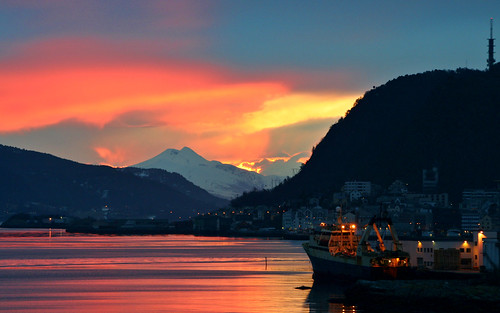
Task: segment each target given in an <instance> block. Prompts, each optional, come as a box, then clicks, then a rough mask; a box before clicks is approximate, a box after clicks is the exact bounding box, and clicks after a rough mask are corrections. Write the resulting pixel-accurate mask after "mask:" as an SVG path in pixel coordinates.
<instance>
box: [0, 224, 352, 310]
mask: <svg viewBox="0 0 500 313" xmlns="http://www.w3.org/2000/svg"><path fill="white" fill-rule="evenodd" d="M0 240H1V241H0V289H1V293H0V311H8V312H346V311H348V312H353V311H356V309H355V308H353V307H348V306H344V305H343V304H333V303H329V301H328V300H329V299H330V298H332V297H339V296H340V295H341V291H340V290H338V289H337V288H333V289H332V288H323V287H321V288H316V287H315V288H313V289H311V290H309V289H305V290H304V289H296V287H300V286H308V287H311V286H312V285H313V280H312V275H311V273H312V270H311V266H310V263H309V260H308V258H307V255H306V254H305V253H304V252H303V250H302V247H301V242H300V241H286V240H265V239H250V238H244V239H242V238H224V237H197V236H185V235H164V236H92V235H71V234H67V233H65V232H64V231H63V230H7V229H0Z"/></svg>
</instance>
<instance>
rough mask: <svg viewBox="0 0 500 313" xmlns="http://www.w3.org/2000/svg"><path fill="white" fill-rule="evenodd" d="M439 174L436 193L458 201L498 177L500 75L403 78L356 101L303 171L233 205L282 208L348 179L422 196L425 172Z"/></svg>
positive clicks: (499, 71) (458, 73) (439, 74)
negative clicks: (402, 186)
mask: <svg viewBox="0 0 500 313" xmlns="http://www.w3.org/2000/svg"><path fill="white" fill-rule="evenodd" d="M434 166H436V167H437V168H438V170H439V185H438V190H437V191H438V192H448V193H449V194H450V199H451V200H452V201H454V202H457V201H460V200H461V193H462V191H463V189H465V188H485V187H494V186H495V181H496V180H499V179H500V69H499V66H498V64H497V65H496V66H495V67H494V68H493V69H492V70H491V71H478V70H468V69H459V70H456V71H438V70H436V71H430V72H425V73H422V74H416V75H406V76H402V77H399V78H397V79H394V80H391V81H389V82H387V83H386V84H384V85H382V86H380V87H377V88H374V89H372V90H370V91H368V92H366V93H365V95H364V96H363V97H361V98H360V99H358V100H357V101H356V103H355V104H354V106H353V107H352V109H351V110H349V111H348V112H347V113H346V116H345V117H344V118H342V119H340V120H339V121H338V122H337V123H336V124H334V125H332V127H331V128H330V130H329V131H328V133H327V134H326V136H325V137H324V138H323V140H322V141H321V142H320V143H319V144H318V145H317V146H316V147H314V148H313V153H312V156H311V158H310V160H309V161H308V162H307V163H306V164H305V165H304V166H303V167H302V169H301V170H300V172H299V173H298V174H297V175H296V176H294V177H292V178H291V179H289V180H287V181H286V182H285V183H283V184H281V185H280V186H278V187H276V188H275V189H273V190H272V191H267V192H260V193H249V194H245V195H244V196H243V197H240V198H238V199H235V200H234V201H233V204H234V205H245V204H259V203H260V204H273V203H274V204H278V203H282V202H283V201H288V200H293V199H300V198H303V199H304V198H306V197H307V196H310V195H312V194H315V193H320V194H323V195H325V196H326V197H331V195H332V192H334V191H339V190H340V188H341V187H342V185H343V183H344V182H345V181H349V180H358V181H371V182H373V183H376V184H379V185H381V186H382V187H387V186H388V185H389V184H390V183H392V182H393V181H394V180H396V179H400V180H402V181H404V182H406V183H408V184H409V186H408V187H409V189H410V190H412V191H417V192H418V191H421V190H422V170H423V169H430V168H432V167H434Z"/></svg>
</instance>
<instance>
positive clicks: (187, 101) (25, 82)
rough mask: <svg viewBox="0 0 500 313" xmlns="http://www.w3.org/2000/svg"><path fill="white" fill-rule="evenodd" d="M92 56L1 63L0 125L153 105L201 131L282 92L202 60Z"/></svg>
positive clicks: (83, 117)
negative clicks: (105, 60)
mask: <svg viewBox="0 0 500 313" xmlns="http://www.w3.org/2000/svg"><path fill="white" fill-rule="evenodd" d="M76 46H77V47H78V46H79V45H78V44H76ZM66 48H67V47H66ZM97 50H98V49H97ZM42 51H43V49H42ZM80 53H81V52H80ZM92 59H93V57H90V58H89V60H87V61H85V62H84V63H85V64H84V65H80V64H78V63H76V64H75V65H72V64H66V63H65V62H66V61H67V60H65V59H64V58H63V61H62V62H63V64H62V65H57V64H53V63H52V64H51V66H50V67H48V66H43V64H42V65H41V64H38V66H35V67H32V68H27V67H24V66H22V65H21V66H20V67H19V68H15V67H12V65H9V66H6V69H3V70H2V69H1V68H0V85H1V86H2V93H1V94H0V103H1V104H0V131H3V132H9V131H17V130H22V129H29V128H31V129H32V128H38V127H44V126H47V125H52V124H56V123H59V122H61V121H63V120H67V119H76V120H80V121H82V122H85V123H90V124H94V125H98V126H100V127H102V126H103V125H105V124H107V123H109V122H110V121H112V120H113V119H114V118H116V117H117V116H120V115H122V114H125V113H127V112H130V111H136V110H142V111H156V112H158V114H159V115H160V116H161V118H160V120H163V121H164V122H165V123H166V124H168V125H173V126H175V127H179V128H189V129H190V130H191V131H195V132H196V131H197V128H203V129H204V130H205V131H206V130H207V129H211V128H217V124H223V125H225V126H227V125H228V122H230V123H231V121H232V122H233V123H234V121H235V120H237V119H238V117H237V115H240V114H241V113H243V112H246V111H249V110H250V111H252V110H254V109H256V108H257V107H258V106H259V105H260V104H261V103H262V102H263V101H265V100H267V99H268V98H269V97H271V96H273V95H276V94H281V93H284V92H286V87H285V86H284V85H283V84H281V83H275V82H253V83H239V82H229V81H226V80H225V79H224V70H220V69H216V68H214V67H211V66H206V65H200V64H182V65H177V64H174V63H173V62H171V63H169V64H165V63H163V64H162V63H160V64H156V65H153V64H147V63H146V64H144V62H141V61H140V60H139V61H135V62H130V63H124V64H115V63H113V62H111V64H101V63H100V62H96V64H93V63H92Z"/></svg>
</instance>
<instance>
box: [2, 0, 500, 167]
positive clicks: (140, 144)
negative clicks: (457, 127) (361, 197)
mask: <svg viewBox="0 0 500 313" xmlns="http://www.w3.org/2000/svg"><path fill="white" fill-rule="evenodd" d="M421 5H422V6H423V7H420V6H421ZM388 6H390V7H391V9H396V7H397V9H398V12H400V14H398V15H397V16H393V15H391V18H387V16H385V14H386V12H388V11H387V10H386V9H385V8H387V7H388ZM491 6H493V7H495V6H496V4H491ZM425 7H426V5H425V4H408V3H405V4H398V5H395V4H394V3H391V4H390V5H389V4H386V3H384V4H381V5H380V6H376V7H374V6H373V4H371V3H366V4H364V5H362V6H356V5H346V6H339V5H338V4H337V3H336V2H321V3H314V4H311V5H308V6H306V7H304V6H303V4H302V3H301V2H298V1H280V0H278V1H273V3H272V4H269V5H268V6H265V8H264V7H260V6H254V5H252V4H251V3H246V2H241V1H235V2H232V1H231V2H224V1H218V0H213V1H203V2H199V1H190V0H186V1H156V0H145V1H141V2H140V3H136V2H130V1H128V0H124V1H120V2H115V1H109V2H108V1H85V2H78V1H76V2H75V1H69V2H64V1H44V0H41V1H4V2H2V3H1V4H0V9H1V10H0V15H1V17H2V21H3V22H4V26H5V27H4V29H5V34H4V36H3V37H2V38H3V39H2V46H1V47H0V86H1V89H0V139H1V143H2V144H5V145H12V146H15V147H20V148H25V149H30V150H36V151H40V152H47V153H51V154H54V155H56V156H60V157H63V158H67V159H71V160H74V161H77V162H82V163H90V164H111V165H114V166H128V165H131V164H136V163H140V162H143V161H145V160H147V159H150V158H152V157H154V156H155V155H157V154H159V153H161V152H162V151H164V150H166V149H181V148H182V147H185V146H187V147H190V148H191V149H193V150H194V151H196V152H197V153H198V154H200V155H202V156H203V157H204V158H206V159H208V160H219V161H221V162H225V163H231V164H234V165H237V166H240V167H241V168H245V169H251V170H254V171H260V172H261V173H263V174H267V170H266V169H265V166H271V165H273V167H274V168H275V169H276V170H277V167H278V166H281V165H283V166H285V165H286V166H290V168H287V170H286V174H284V175H289V174H288V173H289V172H290V170H292V167H291V165H292V163H295V164H294V167H293V171H296V169H298V168H299V167H300V164H301V162H303V161H306V160H307V159H308V158H309V157H310V155H311V149H312V147H313V146H315V145H317V144H318V142H319V141H320V140H321V138H323V137H324V136H325V135H326V133H327V132H328V130H329V128H330V126H331V125H332V124H333V123H335V122H336V121H337V120H338V118H340V117H341V116H344V115H345V112H346V111H347V110H349V109H350V108H351V107H352V105H353V104H354V101H355V99H357V98H359V97H361V96H362V95H363V93H364V92H365V91H366V90H369V89H371V88H372V86H377V85H380V84H383V83H385V82H386V81H387V80H389V79H392V78H395V77H397V76H399V75H404V74H408V73H417V72H422V71H425V70H430V69H434V68H457V67H461V66H463V61H464V60H468V63H467V64H468V66H469V67H476V68H477V67H479V68H481V67H482V66H483V65H482V64H483V63H484V59H485V55H484V52H485V51H482V50H481V48H479V47H484V45H485V42H483V41H484V37H485V36H486V35H488V30H489V28H488V27H489V24H488V22H489V18H490V13H491V12H494V11H495V10H494V8H493V7H492V8H489V7H488V8H487V7H486V6H484V7H482V6H472V5H466V4H460V5H457V6H456V7H454V10H453V12H454V13H453V14H452V15H450V14H449V12H450V8H449V7H448V6H447V5H444V4H440V5H436V6H433V8H432V10H428V9H427V8H425ZM459 7H466V8H462V10H459ZM361 8H362V9H361ZM374 10H381V12H382V13H381V15H380V16H379V17H377V16H376V15H373V14H372V12H373V11H374ZM415 12H426V19H425V22H422V21H420V20H419V19H418V18H417V15H415ZM443 12H445V13H447V14H443ZM464 12H466V13H464ZM485 13H487V15H486V16H487V17H486V22H484V21H483V15H484V14H485ZM464 14H465V15H466V16H465V15H464ZM354 15H356V16H364V17H365V18H360V19H359V20H358V22H356V23H352V21H349V20H348V19H347V20H346V19H345V17H348V16H354ZM444 15H446V16H447V17H448V18H450V19H453V21H454V23H455V25H460V23H461V21H462V20H464V19H465V20H468V21H469V19H470V18H471V17H472V16H474V17H475V18H474V19H473V21H472V20H470V23H468V24H467V30H468V33H467V36H464V35H463V32H457V36H458V37H453V35H452V34H450V33H449V32H447V30H446V28H442V27H439V25H433V23H429V22H428V21H429V20H432V21H437V20H438V19H437V18H435V17H436V16H444ZM277 16H279V17H280V18H279V19H277V18H276V17H277ZM366 17H368V18H366ZM388 21H390V24H388V23H389V22H388ZM483 22H484V23H486V24H484V23H483ZM483 24H484V25H483ZM346 25H347V27H346ZM394 25H400V27H398V28H395V27H394ZM450 25H452V24H451V23H450ZM389 29H390V30H391V32H392V30H396V29H397V30H398V31H400V32H403V33H409V32H412V33H414V35H415V36H411V37H409V36H401V34H400V33H389V31H388V30H389ZM436 30H439V31H436ZM415 32H416V33H415ZM443 32H445V33H443ZM485 32H486V33H485ZM443 38H447V40H448V41H444V40H442V39H443ZM453 38H456V39H453ZM464 38H467V40H464ZM473 39H474V40H482V41H480V42H475V41H473ZM429 42H431V43H433V44H429ZM400 47H407V48H405V49H403V50H401V49H400ZM416 47H419V49H420V50H419V49H417V48H416ZM429 49H430V50H429ZM450 49H453V51H450ZM415 60H418V62H415ZM299 154H300V158H299V157H296V156H297V155H299ZM276 158H282V159H281V160H279V161H274V162H273V161H272V160H276ZM299 159H300V160H299ZM290 162H292V163H290ZM263 166H264V167H263ZM268 169H269V168H268Z"/></svg>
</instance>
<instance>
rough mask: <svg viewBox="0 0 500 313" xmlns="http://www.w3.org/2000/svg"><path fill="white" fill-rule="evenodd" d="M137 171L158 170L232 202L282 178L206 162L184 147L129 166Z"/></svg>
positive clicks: (270, 185)
mask: <svg viewBox="0 0 500 313" xmlns="http://www.w3.org/2000/svg"><path fill="white" fill-rule="evenodd" d="M133 167H139V168H159V169H164V170H166V171H168V172H174V173H178V174H180V175H182V176H184V178H186V179H187V180H189V181H191V182H192V183H193V184H195V185H197V186H199V187H201V188H203V189H205V190H206V191H208V192H210V193H211V194H213V195H215V196H218V197H221V198H224V199H233V198H235V197H237V196H239V195H241V194H242V193H243V192H246V191H252V190H254V189H257V190H260V189H267V188H272V187H273V186H274V185H276V184H278V183H280V182H281V181H282V180H283V177H279V176H263V175H260V174H258V173H255V172H249V171H246V170H243V169H240V168H238V167H236V166H233V165H230V164H223V163H221V162H219V161H208V160H206V159H204V158H203V157H202V156H200V155H199V154H197V153H196V152H194V151H193V150H191V149H190V148H188V147H184V148H182V149H181V150H176V149H167V150H165V151H164V152H162V153H160V154H159V155H157V156H155V157H153V158H152V159H149V160H147V161H144V162H142V163H139V164H136V165H133Z"/></svg>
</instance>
